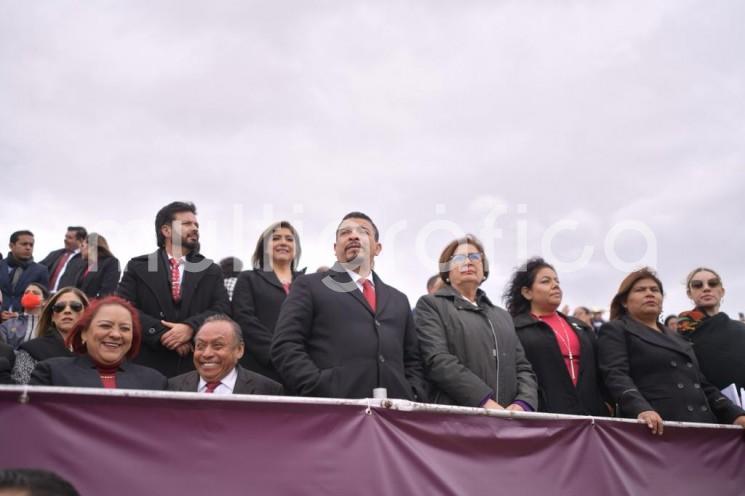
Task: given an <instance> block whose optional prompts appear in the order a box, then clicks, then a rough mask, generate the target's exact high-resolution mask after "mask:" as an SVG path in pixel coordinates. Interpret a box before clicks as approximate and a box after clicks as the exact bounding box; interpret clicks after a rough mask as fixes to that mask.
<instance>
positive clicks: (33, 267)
mask: <svg viewBox="0 0 745 496" xmlns="http://www.w3.org/2000/svg"><path fill="white" fill-rule="evenodd" d="M8 246H9V248H10V252H9V253H8V258H6V259H5V260H2V261H0V290H1V291H2V305H1V306H0V309H2V313H1V314H0V321H5V320H8V319H14V318H16V317H18V312H19V311H20V310H21V297H22V296H23V293H24V291H26V287H27V286H28V285H29V284H31V283H32V282H38V283H40V284H43V285H44V286H46V287H48V284H49V272H47V268H46V267H44V266H43V265H41V264H38V263H36V262H34V234H33V233H32V232H31V231H16V232H14V233H13V234H11V235H10V244H9V245H8Z"/></svg>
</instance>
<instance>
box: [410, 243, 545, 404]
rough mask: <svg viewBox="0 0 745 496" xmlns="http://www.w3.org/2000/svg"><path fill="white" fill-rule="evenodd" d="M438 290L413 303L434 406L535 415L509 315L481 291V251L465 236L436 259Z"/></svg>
mask: <svg viewBox="0 0 745 496" xmlns="http://www.w3.org/2000/svg"><path fill="white" fill-rule="evenodd" d="M439 267H440V274H439V275H440V278H441V279H442V281H443V283H444V284H443V287H442V288H440V289H439V290H437V291H436V292H435V294H433V295H425V296H422V297H421V298H420V299H419V301H418V302H417V304H416V309H415V315H416V328H417V332H418V334H419V343H420V348H421V350H422V359H423V361H424V370H425V373H426V377H427V379H429V381H430V382H431V383H432V384H433V385H434V387H435V388H436V390H435V392H434V397H433V400H432V401H433V402H434V403H440V404H449V405H459V406H470V407H484V408H488V409H492V410H502V409H504V408H507V409H509V410H517V411H534V410H535V409H536V408H537V407H538V392H537V386H536V379H535V375H534V373H533V369H532V367H531V365H530V362H528V360H527V358H526V357H525V352H524V351H523V347H522V345H521V344H520V341H519V340H518V338H517V335H516V334H515V326H514V325H513V323H512V319H511V318H510V316H509V314H508V313H507V312H506V311H504V310H503V309H501V308H499V307H497V306H495V305H494V304H493V303H492V302H491V301H490V300H489V298H488V297H487V296H486V293H484V291H483V290H481V289H480V286H481V284H482V283H483V282H484V281H485V280H486V278H487V277H488V276H489V263H488V260H487V259H486V255H485V254H484V248H483V246H482V244H481V242H480V241H478V240H477V239H476V238H475V237H474V236H472V235H467V236H465V237H463V238H460V239H455V240H453V241H451V242H450V243H448V245H447V246H446V247H445V249H444V250H443V251H442V254H441V255H440V261H439Z"/></svg>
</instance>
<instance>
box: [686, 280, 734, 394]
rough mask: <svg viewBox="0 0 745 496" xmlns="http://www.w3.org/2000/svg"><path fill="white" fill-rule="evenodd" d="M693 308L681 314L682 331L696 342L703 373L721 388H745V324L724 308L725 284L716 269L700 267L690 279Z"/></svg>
mask: <svg viewBox="0 0 745 496" xmlns="http://www.w3.org/2000/svg"><path fill="white" fill-rule="evenodd" d="M686 293H687V294H688V297H689V298H690V299H691V300H692V301H693V304H694V305H695V307H694V308H693V310H689V311H687V312H683V313H681V314H680V315H679V316H678V332H680V334H681V335H682V336H683V337H684V338H685V339H687V340H688V341H690V342H691V343H693V350H694V351H695V352H696V358H698V362H699V364H700V365H701V372H703V373H704V375H705V376H706V378H707V379H709V380H710V381H711V383H712V384H714V385H715V386H716V387H717V388H719V389H724V388H726V387H727V386H729V385H730V384H733V383H734V384H735V385H736V386H737V390H738V391H740V388H745V324H744V323H742V322H740V321H739V320H734V319H731V318H730V317H729V316H728V315H727V314H726V313H724V312H722V311H720V306H721V304H722V298H723V297H724V283H723V282H722V278H721V277H720V276H719V274H717V272H716V271H714V270H713V269H709V268H705V267H699V268H697V269H695V270H693V271H691V273H690V274H688V277H687V279H686Z"/></svg>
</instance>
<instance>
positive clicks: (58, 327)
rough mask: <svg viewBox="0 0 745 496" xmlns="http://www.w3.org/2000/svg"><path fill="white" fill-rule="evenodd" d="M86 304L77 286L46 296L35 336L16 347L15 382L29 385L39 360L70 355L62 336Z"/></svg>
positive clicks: (69, 329) (70, 327) (78, 316)
mask: <svg viewBox="0 0 745 496" xmlns="http://www.w3.org/2000/svg"><path fill="white" fill-rule="evenodd" d="M87 307H88V297H87V296H85V294H84V293H83V292H82V291H80V290H79V289H78V288H73V287H66V288H62V289H60V290H59V291H57V292H56V293H55V294H54V296H52V297H51V298H49V300H48V301H47V304H46V305H45V306H44V310H42V312H41V316H40V317H39V325H38V326H37V328H36V329H37V333H38V336H36V337H34V338H33V339H31V340H29V341H26V342H25V343H23V344H21V346H19V347H18V351H17V353H16V362H15V365H14V366H13V373H12V377H13V380H14V381H15V382H16V384H28V382H29V380H30V379H31V372H32V371H33V370H34V367H35V366H36V364H37V363H38V362H40V361H42V360H46V359H47V358H53V357H59V356H72V350H71V349H70V348H69V347H68V346H67V345H66V344H65V339H66V338H67V336H68V335H69V334H70V332H71V331H72V330H73V328H74V327H75V324H77V322H78V320H80V316H81V315H82V313H83V310H85V309H86V308H87Z"/></svg>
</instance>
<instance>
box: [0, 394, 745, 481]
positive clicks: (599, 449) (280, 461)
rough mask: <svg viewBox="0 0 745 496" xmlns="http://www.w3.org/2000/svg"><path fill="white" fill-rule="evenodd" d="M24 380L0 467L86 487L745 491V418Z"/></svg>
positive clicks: (5, 397)
mask: <svg viewBox="0 0 745 496" xmlns="http://www.w3.org/2000/svg"><path fill="white" fill-rule="evenodd" d="M28 391H29V392H28V394H27V395H25V394H24V393H22V389H21V388H20V387H16V388H0V467H5V468H8V467H37V468H39V467H40V468H47V469H51V470H53V471H55V472H57V473H58V474H60V475H62V476H63V477H65V478H67V479H68V480H70V481H71V482H73V483H74V485H75V486H76V487H77V488H78V490H79V491H80V493H81V495H84V496H97V495H106V496H117V495H126V496H131V495H150V494H152V495H178V496H189V495H200V496H203V495H205V494H208V495H210V496H223V495H234V494H235V495H237V494H259V495H270V494H272V495H273V494H278V495H283V494H288V495H298V494H313V495H343V496H350V495H351V496H367V495H370V496H373V495H374V496H391V495H414V494H426V495H440V494H453V495H470V494H487V493H489V494H509V493H513V494H519V495H523V496H524V495H532V494H544V495H551V496H554V495H563V494H572V495H583V496H584V495H592V494H607V495H616V494H635V495H636V494H654V495H669V494H675V495H699V494H712V495H716V496H725V495H741V494H745V434H744V432H745V431H743V430H742V429H739V428H718V427H716V426H712V427H700V426H699V427H695V426H691V425H689V426H685V425H667V426H666V430H665V435H664V436H662V437H657V436H652V435H651V434H650V433H649V431H648V429H647V428H646V427H645V426H643V425H639V424H635V423H630V422H624V421H614V420H598V419H591V418H589V417H588V418H577V417H575V418H569V417H566V418H559V417H556V416H554V417H556V418H552V417H551V416H546V415H540V414H533V415H530V414H522V415H517V416H514V417H512V418H507V417H502V416H493V415H473V414H472V413H474V412H475V410H471V409H449V410H448V409H443V408H440V409H439V411H430V410H432V409H431V408H429V407H426V406H421V405H417V404H412V403H408V402H392V405H391V407H390V408H384V407H380V406H374V407H373V408H368V406H367V404H368V403H367V402H365V401H360V402H346V403H347V404H343V403H344V402H334V401H332V400H318V401H316V402H311V401H307V400H306V401H303V400H302V399H292V398H290V399H281V400H278V401H272V400H271V399H270V398H268V397H257V398H250V399H248V400H246V399H244V398H240V397H237V396H236V397H231V398H229V399H227V400H222V399H220V398H219V397H210V398H206V399H205V398H204V397H201V398H200V397H197V396H196V395H192V394H186V395H181V396H177V395H175V394H174V393H165V394H163V393H149V394H148V393H144V392H143V393H128V394H126V393H125V394H111V393H110V392H108V391H100V392H99V391H91V390H88V391H87V392H70V391H62V390H51V389H49V388H44V389H43V390H36V389H33V388H29V389H28ZM77 391H79V390H77ZM114 393H120V392H118V391H116V392H114ZM336 403H339V404H336ZM355 403H356V404H355ZM373 405H380V402H378V401H375V402H374V403H373ZM402 408H403V409H402ZM407 409H408V411H407ZM469 413H470V414H469Z"/></svg>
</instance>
